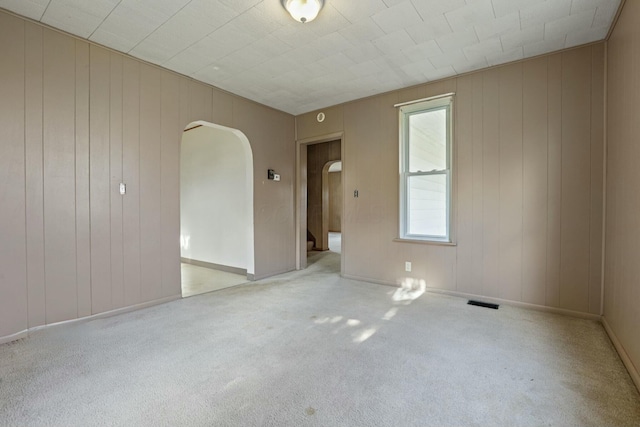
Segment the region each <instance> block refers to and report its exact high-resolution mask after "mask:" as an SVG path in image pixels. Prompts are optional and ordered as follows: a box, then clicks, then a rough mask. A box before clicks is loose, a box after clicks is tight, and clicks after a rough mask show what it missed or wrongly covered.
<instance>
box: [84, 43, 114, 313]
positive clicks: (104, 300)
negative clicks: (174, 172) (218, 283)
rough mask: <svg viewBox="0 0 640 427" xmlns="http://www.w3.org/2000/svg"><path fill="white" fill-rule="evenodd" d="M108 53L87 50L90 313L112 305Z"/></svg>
mask: <svg viewBox="0 0 640 427" xmlns="http://www.w3.org/2000/svg"><path fill="white" fill-rule="evenodd" d="M110 70H111V65H110V53H109V51H107V50H105V49H102V48H100V47H97V46H94V45H91V46H90V98H89V100H90V105H89V129H90V133H89V136H90V140H89V141H90V142H89V143H90V147H89V184H90V187H89V188H90V194H91V198H90V212H91V216H90V221H91V312H92V314H97V313H102V312H104V311H108V310H110V309H111V307H112V301H111V218H110V216H111V215H110V214H111V206H110V202H111V200H110V187H111V185H110V184H111V180H110V176H109V175H110V168H109V163H110V161H109V159H110V149H109V138H110V125H109V114H110V108H109V96H110V89H109V86H110V80H111V79H110V77H109V75H110Z"/></svg>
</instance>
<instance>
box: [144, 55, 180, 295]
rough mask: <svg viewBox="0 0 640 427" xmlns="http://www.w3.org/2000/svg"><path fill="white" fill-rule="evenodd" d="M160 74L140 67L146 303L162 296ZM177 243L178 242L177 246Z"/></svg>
mask: <svg viewBox="0 0 640 427" xmlns="http://www.w3.org/2000/svg"><path fill="white" fill-rule="evenodd" d="M161 85H162V82H161V71H160V70H158V69H156V68H154V67H150V66H148V65H144V64H141V65H140V160H141V162H140V188H141V189H144V191H141V192H140V266H141V273H140V289H141V294H142V299H143V301H152V300H155V299H158V298H160V297H161V296H162V247H161V245H162V239H161V236H162V224H161V214H160V210H161V207H162V206H161V205H162V202H161V189H160V180H161V166H160V162H161V157H160V148H161V128H160V121H161V92H160V90H159V89H160V88H161ZM176 243H177V242H176Z"/></svg>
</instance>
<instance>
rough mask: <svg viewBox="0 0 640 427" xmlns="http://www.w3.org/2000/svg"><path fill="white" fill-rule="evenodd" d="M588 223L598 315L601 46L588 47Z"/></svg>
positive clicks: (593, 305) (592, 296)
mask: <svg viewBox="0 0 640 427" xmlns="http://www.w3.org/2000/svg"><path fill="white" fill-rule="evenodd" d="M591 50H592V54H591V61H592V64H591V69H592V75H591V156H590V157H591V164H590V168H591V185H590V191H591V206H590V209H591V215H590V216H591V223H590V239H589V251H590V253H589V312H590V313H593V314H601V313H600V307H601V297H602V289H601V288H602V227H603V223H602V215H603V213H602V204H603V181H604V165H603V162H602V159H603V158H604V121H603V120H602V119H603V117H604V102H605V99H604V83H603V82H604V45H602V44H599V45H594V46H592V48H591Z"/></svg>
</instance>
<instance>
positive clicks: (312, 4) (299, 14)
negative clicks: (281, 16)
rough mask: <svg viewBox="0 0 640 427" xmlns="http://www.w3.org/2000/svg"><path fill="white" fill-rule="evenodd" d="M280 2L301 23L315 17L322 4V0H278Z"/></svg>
mask: <svg viewBox="0 0 640 427" xmlns="http://www.w3.org/2000/svg"><path fill="white" fill-rule="evenodd" d="M280 2H281V3H282V6H283V7H284V8H285V9H286V10H287V12H289V14H290V15H291V17H292V18H293V19H295V20H296V21H298V22H302V23H303V24H304V23H305V22H311V21H313V20H314V19H316V16H318V13H320V9H322V6H324V0H280Z"/></svg>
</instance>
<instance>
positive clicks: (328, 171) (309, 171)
mask: <svg viewBox="0 0 640 427" xmlns="http://www.w3.org/2000/svg"><path fill="white" fill-rule="evenodd" d="M296 151H297V159H296V165H297V178H298V179H297V182H298V188H297V192H296V194H297V207H298V209H297V215H296V236H297V239H296V249H297V251H296V268H297V269H299V270H300V269H305V268H306V267H307V263H309V264H313V263H315V262H316V261H317V260H318V259H320V258H326V257H330V258H332V259H333V258H335V260H333V261H331V262H330V263H324V264H325V265H329V264H330V265H332V266H335V268H336V270H339V271H340V273H342V272H343V268H344V263H343V253H344V251H343V250H342V248H343V245H344V241H343V240H344V239H343V234H342V232H343V227H342V218H343V211H344V208H343V206H344V203H343V201H344V194H343V192H342V185H343V184H342V177H343V173H342V172H343V169H344V164H343V160H342V159H343V144H342V134H341V133H340V134H335V135H329V136H325V137H320V138H315V139H310V140H304V141H298V143H297V150H296ZM338 265H339V267H338Z"/></svg>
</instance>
